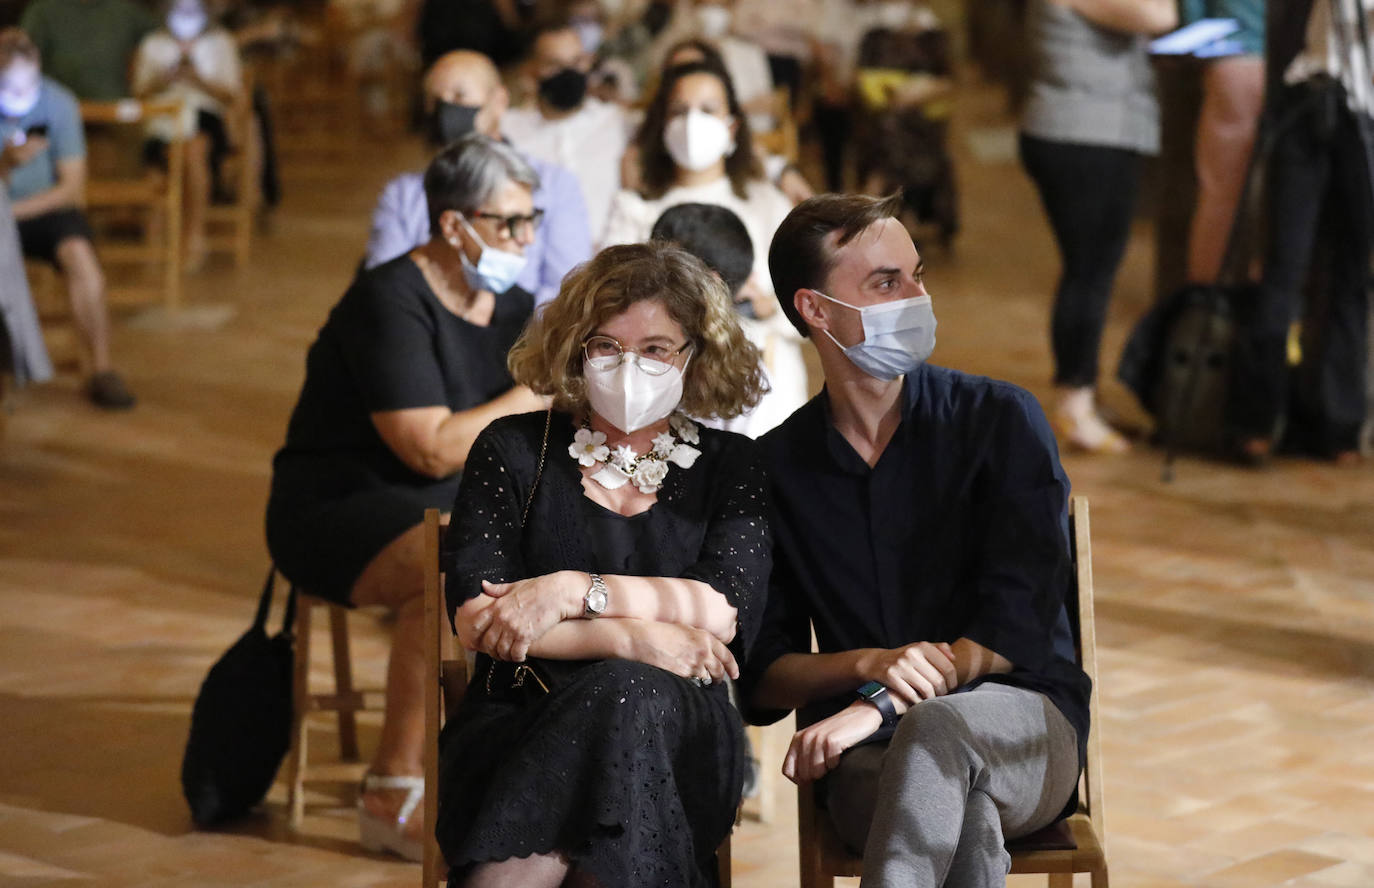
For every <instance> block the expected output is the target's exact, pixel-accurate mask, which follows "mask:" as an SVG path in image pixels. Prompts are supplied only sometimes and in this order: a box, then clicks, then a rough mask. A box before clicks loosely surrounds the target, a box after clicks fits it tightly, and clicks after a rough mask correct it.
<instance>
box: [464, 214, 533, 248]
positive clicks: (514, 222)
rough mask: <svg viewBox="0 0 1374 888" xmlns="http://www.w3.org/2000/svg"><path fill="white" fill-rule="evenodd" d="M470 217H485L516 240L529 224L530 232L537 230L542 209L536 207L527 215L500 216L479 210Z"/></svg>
mask: <svg viewBox="0 0 1374 888" xmlns="http://www.w3.org/2000/svg"><path fill="white" fill-rule="evenodd" d="M472 218H474V219H487V220H489V221H492V222H496V223H497V224H498V225H499V226H500V227H502V228H504V229H505V230H506V233H507V234H509V235H510V239H511V240H517V239H519V237H520V231H521V229H523V228H524V227H525V226H527V225H528V226H529V231H530V234H533V233H534V232H536V231H538V230H539V224H540V223H541V222H543V221H544V211H543V210H540V209H536V210H535V211H534V212H533V213H530V214H529V215H528V216H502V215H501V214H499V213H483V212H480V211H479V212H474V213H473V214H472Z"/></svg>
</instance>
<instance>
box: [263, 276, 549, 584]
mask: <svg viewBox="0 0 1374 888" xmlns="http://www.w3.org/2000/svg"><path fill="white" fill-rule="evenodd" d="M533 310H534V298H533V297H532V296H531V295H530V294H529V293H527V292H525V291H524V290H521V289H519V288H516V287H513V288H511V289H510V290H508V291H506V292H505V293H503V294H501V295H500V296H498V297H497V298H496V308H495V311H494V313H493V315H492V319H491V323H490V324H488V325H487V326H479V325H477V324H472V323H469V322H468V321H466V320H464V319H463V318H460V317H459V316H458V315H456V314H454V313H453V312H452V311H450V310H449V309H448V308H446V307H445V306H444V304H443V303H442V302H440V301H439V298H438V297H437V296H436V295H435V294H434V291H433V290H432V289H431V288H430V286H429V284H428V283H426V282H425V278H424V275H422V274H421V273H420V269H419V267H418V266H417V265H416V264H415V262H414V260H413V259H411V258H410V256H409V255H405V256H400V257H398V258H396V259H394V260H392V261H391V262H388V263H385V264H383V265H379V266H377V267H376V268H374V269H372V270H371V271H367V272H364V273H363V274H362V275H360V276H359V277H358V279H357V280H356V281H355V282H354V284H353V286H352V287H350V288H349V290H348V292H347V293H346V294H344V297H343V299H341V300H340V301H339V304H338V305H336V306H334V309H333V311H331V312H330V313H329V319H328V320H327V321H326V322H325V324H324V327H322V328H321V329H320V333H319V336H318V337H317V338H316V340H315V342H314V344H313V345H311V346H310V353H309V355H308V356H307V357H306V364H305V384H304V385H303V386H302V388H301V395H300V400H299V401H298V402H297V403H296V409H295V411H294V412H293V413H292V414H291V422H290V425H288V426H287V430H286V446H285V447H283V448H282V449H281V450H280V451H279V452H278V453H277V455H276V458H275V459H274V461H273V471H272V493H271V497H270V499H269V501H268V504H267V545H268V549H269V550H270V551H271V553H272V558H273V560H275V561H276V563H277V567H279V568H280V569H281V571H282V573H284V574H285V575H286V576H287V578H288V579H290V580H291V581H292V582H293V583H296V584H298V585H300V586H302V587H303V588H305V589H306V590H308V591H309V592H310V593H311V594H312V595H317V596H320V597H323V598H327V599H329V600H331V601H336V602H338V603H340V604H347V603H348V601H349V593H350V590H351V589H352V587H353V584H354V582H355V581H356V580H357V579H358V576H359V574H361V573H362V571H363V568H364V567H366V566H367V564H368V562H370V561H371V560H372V559H373V557H374V556H376V554H377V553H378V552H380V551H381V550H382V548H383V547H385V546H386V545H387V544H388V543H389V542H391V541H392V540H394V539H395V538H396V537H398V536H400V535H401V534H402V533H404V532H405V531H406V530H408V529H409V528H411V527H414V526H415V525H416V524H418V523H419V522H420V520H421V517H422V516H423V515H424V510H425V509H427V508H431V507H433V508H439V509H447V508H449V507H450V506H452V505H453V498H454V496H455V495H456V493H457V491H458V483H459V481H460V480H461V476H460V475H458V474H454V475H451V476H449V477H447V478H442V479H438V480H436V479H434V478H431V477H428V476H426V475H422V474H420V473H419V472H416V471H415V470H413V469H411V468H410V467H409V466H407V465H406V464H405V463H403V462H402V461H401V459H400V458H399V457H398V456H397V455H396V453H395V451H393V450H392V449H391V448H390V447H388V446H387V445H386V442H384V441H383V440H382V438H381V436H380V435H379V434H378V433H377V429H376V427H375V426H374V425H373V423H372V419H371V414H373V413H378V412H385V411H390V410H403V409H407V408H412V407H434V406H440V405H442V406H446V407H448V408H449V409H451V410H453V411H455V412H457V411H460V410H468V409H471V408H473V407H476V406H478V405H481V404H484V403H486V402H488V401H490V400H492V399H493V398H495V397H497V396H498V395H500V394H502V393H503V392H505V391H507V390H509V389H510V388H511V387H512V386H513V385H514V384H515V383H514V381H513V380H512V379H511V376H510V373H509V372H508V371H507V370H506V352H508V351H509V350H510V347H511V345H512V344H514V342H515V340H516V338H517V337H518V336H519V335H520V331H521V330H523V329H524V327H525V322H526V321H528V320H529V317H530V313H531V312H532V311H533Z"/></svg>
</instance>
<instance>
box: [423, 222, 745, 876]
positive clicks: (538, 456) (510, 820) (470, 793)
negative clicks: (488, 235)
mask: <svg viewBox="0 0 1374 888" xmlns="http://www.w3.org/2000/svg"><path fill="white" fill-rule="evenodd" d="M758 361H759V357H758V353H757V351H756V350H755V349H754V347H753V346H752V345H750V344H749V342H748V340H747V339H745V338H744V336H743V334H742V333H741V332H740V329H739V325H738V322H737V321H736V320H735V312H734V309H733V307H732V305H731V302H730V298H729V294H728V292H727V291H726V289H725V286H724V285H723V284H722V283H721V282H720V281H719V279H717V278H716V276H715V275H714V274H712V273H711V272H710V271H709V270H708V269H707V268H706V266H705V265H704V264H702V262H701V261H700V260H698V259H696V258H695V257H694V256H692V255H690V254H689V253H686V252H685V251H683V250H681V249H680V248H678V247H675V246H671V245H668V244H664V243H649V244H632V245H626V246H620V247H613V248H610V249H607V250H604V251H602V252H601V253H600V254H599V255H597V256H596V257H594V258H593V259H592V260H591V261H589V262H587V263H585V264H583V265H581V266H578V267H577V268H576V269H574V270H573V271H572V272H571V273H570V274H569V275H568V277H567V278H566V279H565V280H564V282H563V287H562V290H561V292H560V293H559V296H558V298H557V299H555V300H554V301H553V302H552V303H550V304H549V305H548V306H547V307H546V308H545V310H544V312H543V314H542V315H541V316H540V317H539V318H537V319H536V320H535V321H534V322H533V324H532V325H531V326H530V327H529V328H528V329H527V330H526V332H525V334H524V335H523V336H522V337H521V339H520V341H519V342H518V343H517V344H516V346H515V348H514V349H512V351H511V354H510V370H511V374H512V375H513V376H514V378H516V379H517V380H520V381H522V382H524V383H526V384H528V385H529V386H530V387H531V388H532V389H534V391H535V392H536V393H538V394H542V395H546V396H548V397H550V398H551V401H552V404H553V406H552V407H551V408H550V409H549V410H548V411H547V412H542V413H530V414H524V415H521V416H510V417H506V418H504V419H500V420H497V421H496V422H493V423H492V424H491V425H490V426H488V427H487V428H486V430H485V431H483V432H482V434H481V435H480V436H479V437H478V439H477V441H476V442H475V443H474V444H473V448H472V454H471V456H470V457H469V459H468V463H467V470H466V473H465V475H464V476H463V483H462V487H461V489H460V490H459V494H458V501H457V503H456V504H455V506H454V511H453V524H452V529H451V530H450V532H449V539H450V541H451V547H450V550H449V552H448V554H447V555H446V558H445V565H446V570H447V575H448V587H447V600H448V603H449V615H450V618H451V619H452V620H453V624H454V628H455V629H456V631H457V633H458V635H459V637H460V638H461V639H462V641H463V643H464V645H465V646H466V647H467V648H468V649H470V650H473V651H476V652H477V666H476V670H475V671H474V673H473V674H474V678H473V682H472V685H471V686H470V688H469V689H468V692H467V694H466V696H465V698H464V701H463V705H462V707H461V709H460V710H459V712H458V713H456V715H455V717H454V718H453V719H451V720H450V721H449V723H448V725H447V726H446V727H445V729H444V733H443V736H442V738H441V742H440V756H441V761H440V780H439V784H440V789H439V791H440V792H441V793H442V799H441V801H442V804H441V805H440V813H439V824H438V838H439V844H440V847H441V848H442V849H443V851H444V856H445V857H446V858H447V860H448V863H449V865H450V867H451V869H450V884H453V885H466V886H485V885H517V884H518V885H529V886H549V888H553V886H559V885H569V886H582V885H588V886H590V885H599V886H611V885H647V884H654V885H674V886H677V885H689V886H697V885H708V884H711V883H712V882H713V881H714V880H713V877H712V875H711V874H712V873H713V872H714V866H713V862H712V861H713V856H714V854H715V849H716V848H717V846H719V844H720V843H721V841H723V840H724V838H725V837H726V836H727V835H729V832H730V828H731V826H732V824H733V822H734V816H735V810H736V808H737V806H738V803H739V797H740V790H741V782H742V779H743V774H744V767H745V762H744V755H743V753H742V749H741V747H742V742H743V737H742V735H743V727H742V725H741V723H740V719H739V715H738V714H737V713H736V711H735V709H734V708H733V707H732V706H731V705H730V700H729V695H728V693H727V691H726V687H725V679H726V678H727V677H728V678H736V677H738V675H739V666H738V664H739V663H740V662H741V661H742V660H743V657H744V653H745V652H746V651H747V650H748V648H749V645H750V643H751V642H752V640H753V637H754V634H755V632H756V631H757V627H758V624H759V619H760V616H761V611H762V605H763V599H764V590H765V588H766V583H767V580H768V574H769V570H770V567H771V563H772V555H771V553H772V537H771V534H770V532H769V527H768V509H767V496H766V492H765V482H764V475H763V470H762V467H761V465H760V463H759V459H758V453H757V450H756V448H755V446H754V444H753V442H752V441H750V440H749V439H748V438H745V437H743V436H741V435H736V434H732V433H730V432H724V431H718V430H715V429H709V428H701V427H699V426H697V424H696V423H694V422H693V421H692V420H691V419H690V418H689V417H691V416H697V417H721V418H726V417H730V416H735V415H738V414H739V413H740V411H742V410H744V409H746V408H747V407H749V406H752V405H753V404H755V403H757V401H758V398H759V395H760V394H761V391H762V388H763V383H762V380H761V378H760V374H759V370H758Z"/></svg>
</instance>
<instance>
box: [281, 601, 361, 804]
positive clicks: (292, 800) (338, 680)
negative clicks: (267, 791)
mask: <svg viewBox="0 0 1374 888" xmlns="http://www.w3.org/2000/svg"><path fill="white" fill-rule="evenodd" d="M316 608H328V611H329V635H330V647H331V653H332V654H333V659H334V692H333V693H331V694H324V693H311V691H310V640H311V637H310V624H311V618H312V612H313V611H314V610H315V609H316ZM348 610H349V609H348V608H346V607H343V606H342V605H338V604H334V603H332V602H328V601H325V600H323V599H320V598H316V597H314V596H312V595H309V594H307V593H306V592H304V591H303V590H297V593H296V626H295V633H296V661H295V667H294V669H295V674H294V686H295V687H294V695H293V700H294V702H295V712H294V714H293V717H292V722H291V751H290V753H289V754H288V756H287V760H286V780H287V809H288V811H289V812H290V822H291V827H292V828H293V829H296V828H299V827H300V824H301V818H302V817H303V816H304V814H305V784H307V783H336V784H337V783H344V784H349V785H353V784H356V783H357V782H358V781H359V780H360V779H361V778H362V772H363V768H364V765H363V763H362V760H361V757H360V756H359V753H358V715H357V714H358V713H359V712H368V711H379V710H381V709H382V708H383V705H384V703H385V695H384V694H383V693H382V691H380V690H376V689H367V690H363V689H359V688H357V687H355V686H354V684H353V654H352V646H351V643H350V640H349V635H348ZM317 712H332V713H334V714H335V717H336V719H337V720H338V730H339V762H340V764H337V765H336V764H332V763H322V764H319V765H312V764H311V762H310V756H309V751H310V744H309V733H310V718H309V716H310V715H311V714H312V713H317Z"/></svg>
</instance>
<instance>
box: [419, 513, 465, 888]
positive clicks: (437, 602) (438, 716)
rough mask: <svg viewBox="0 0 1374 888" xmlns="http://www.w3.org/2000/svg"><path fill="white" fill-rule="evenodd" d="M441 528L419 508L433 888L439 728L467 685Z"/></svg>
mask: <svg viewBox="0 0 1374 888" xmlns="http://www.w3.org/2000/svg"><path fill="white" fill-rule="evenodd" d="M447 529H448V528H447V527H446V526H445V525H443V524H441V523H440V521H439V510H438V509H426V510H425V530H424V538H425V675H426V676H427V678H426V681H425V750H424V766H425V838H424V842H425V856H424V862H423V869H422V874H423V879H424V881H423V882H422V883H421V884H422V885H424V886H425V888H434V886H435V885H436V884H439V883H440V881H441V880H442V879H444V878H445V877H446V875H447V873H446V871H447V867H446V866H445V865H444V862H443V858H442V856H441V855H440V853H439V844H438V842H437V841H435V838H434V826H435V823H436V822H437V819H438V816H439V731H440V729H441V728H443V725H444V721H445V720H446V719H447V718H448V717H449V716H451V715H452V714H453V713H454V712H456V711H457V709H458V704H459V703H461V702H462V700H463V693H464V692H465V691H466V690H467V684H468V668H467V658H466V657H465V656H464V653H463V651H462V648H461V646H460V645H459V644H458V639H457V638H455V637H454V635H453V632H452V631H451V630H450V628H449V625H448V610H447V608H446V607H445V604H444V575H443V571H442V569H441V568H442V565H441V561H440V559H441V557H442V552H443V543H444V536H445V532H446V531H447Z"/></svg>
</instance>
